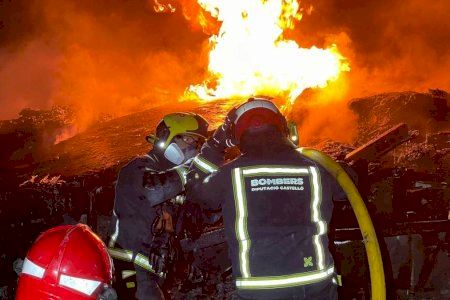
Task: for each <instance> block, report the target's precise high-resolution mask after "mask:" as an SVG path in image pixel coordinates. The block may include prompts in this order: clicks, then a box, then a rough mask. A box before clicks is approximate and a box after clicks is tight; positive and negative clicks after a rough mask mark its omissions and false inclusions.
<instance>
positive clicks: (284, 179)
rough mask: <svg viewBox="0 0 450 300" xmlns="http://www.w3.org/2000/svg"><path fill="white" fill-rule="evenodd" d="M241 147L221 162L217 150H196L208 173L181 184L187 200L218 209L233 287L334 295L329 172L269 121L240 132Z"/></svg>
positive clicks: (274, 294) (275, 295) (272, 293)
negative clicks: (257, 128) (268, 124)
mask: <svg viewBox="0 0 450 300" xmlns="http://www.w3.org/2000/svg"><path fill="white" fill-rule="evenodd" d="M240 148H241V152H242V153H243V154H242V155H241V156H240V157H238V158H237V159H235V160H234V161H231V162H229V163H227V164H225V165H223V166H222V167H220V168H217V165H218V164H220V162H219V161H218V157H219V156H218V155H215V154H211V153H207V155H206V157H205V155H204V151H202V154H200V155H199V156H198V157H197V158H196V159H195V160H194V165H195V167H196V170H197V172H202V171H203V172H208V171H209V172H211V171H212V174H211V175H210V176H208V177H206V178H205V180H203V181H202V182H199V181H197V183H196V182H195V181H194V182H193V184H192V185H191V184H190V183H189V182H188V187H187V200H189V201H195V202H196V203H199V204H200V205H201V206H202V207H203V208H204V209H207V210H218V209H220V208H221V209H222V213H223V218H224V226H225V232H226V236H227V241H228V245H229V249H230V253H229V254H230V258H231V260H232V268H233V275H234V277H235V281H236V287H237V293H238V295H239V296H240V297H243V298H244V299H247V298H248V299H322V298H323V299H333V298H334V296H333V295H334V294H333V293H335V286H334V284H333V283H332V280H333V277H334V266H333V259H332V257H331V255H330V252H329V250H328V237H327V228H328V224H329V221H330V219H331V214H332V207H333V205H332V193H333V189H334V187H335V183H334V182H333V181H332V180H331V176H330V175H329V174H328V173H327V172H326V171H325V170H324V169H323V168H322V167H321V166H319V165H317V164H316V163H315V162H313V161H311V160H309V159H307V158H306V157H304V156H303V155H302V154H301V153H300V152H299V150H298V149H295V146H294V145H293V144H292V143H290V142H289V141H288V140H287V139H286V138H284V137H282V136H281V135H280V134H279V133H278V132H277V131H276V130H274V129H270V128H269V129H267V130H265V131H263V132H259V133H255V134H253V135H247V136H245V137H244V138H243V140H242V145H241V147H240ZM209 151H211V150H209ZM207 152H208V151H207ZM194 171H195V170H194ZM188 177H190V175H189V176H188ZM196 177H197V178H198V177H199V176H196ZM332 290H334V292H333V291H332Z"/></svg>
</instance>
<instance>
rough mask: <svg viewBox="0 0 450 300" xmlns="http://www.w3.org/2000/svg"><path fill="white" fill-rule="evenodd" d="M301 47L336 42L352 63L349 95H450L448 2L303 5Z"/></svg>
mask: <svg viewBox="0 0 450 300" xmlns="http://www.w3.org/2000/svg"><path fill="white" fill-rule="evenodd" d="M302 3H303V5H304V6H305V7H308V6H309V5H312V6H313V7H314V10H313V12H312V14H311V15H306V16H305V17H304V18H303V20H302V21H301V22H300V23H299V24H298V26H297V29H296V31H295V33H294V36H295V37H296V38H297V39H298V40H299V42H300V43H304V44H307V45H308V44H309V45H313V44H316V45H321V44H327V43H329V42H334V43H336V44H337V45H338V47H339V49H340V50H341V51H342V52H343V54H344V55H345V56H347V57H348V58H349V60H350V63H351V67H352V74H351V75H350V78H349V85H350V87H351V89H350V91H349V92H350V95H351V96H364V95H368V94H374V93H379V92H388V91H403V90H416V91H423V90H427V89H428V88H441V89H447V90H448V89H450V77H449V76H448V75H449V72H448V70H449V67H450V52H449V51H448V48H449V46H450V3H449V2H448V1H447V0H436V1H420V0H411V1H402V0H389V1H387V0H384V1H379V0H367V1H358V0H314V1H312V0H304V1H303V2H302Z"/></svg>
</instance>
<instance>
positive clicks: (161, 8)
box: [153, 0, 176, 13]
mask: <svg viewBox="0 0 450 300" xmlns="http://www.w3.org/2000/svg"><path fill="white" fill-rule="evenodd" d="M153 10H154V11H155V12H157V13H174V12H175V11H176V8H175V6H174V5H173V4H171V3H161V2H160V1H158V0H153Z"/></svg>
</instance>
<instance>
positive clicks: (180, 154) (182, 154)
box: [164, 137, 198, 165]
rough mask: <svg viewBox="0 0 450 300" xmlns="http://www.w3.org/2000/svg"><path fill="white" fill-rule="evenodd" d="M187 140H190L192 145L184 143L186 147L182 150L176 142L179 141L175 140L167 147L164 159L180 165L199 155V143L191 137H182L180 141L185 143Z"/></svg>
mask: <svg viewBox="0 0 450 300" xmlns="http://www.w3.org/2000/svg"><path fill="white" fill-rule="evenodd" d="M186 138H188V139H190V143H186V142H184V143H185V145H186V146H185V147H183V149H181V147H180V146H179V145H178V143H177V142H176V141H177V139H174V140H173V142H172V143H170V144H169V146H167V148H166V149H165V150H164V157H165V158H166V159H167V160H168V161H170V162H171V163H173V164H175V165H180V164H182V163H184V162H186V161H187V160H189V159H190V158H192V157H194V156H195V155H197V154H198V147H197V141H195V140H193V139H192V138H189V137H182V138H180V140H183V141H185V139H186Z"/></svg>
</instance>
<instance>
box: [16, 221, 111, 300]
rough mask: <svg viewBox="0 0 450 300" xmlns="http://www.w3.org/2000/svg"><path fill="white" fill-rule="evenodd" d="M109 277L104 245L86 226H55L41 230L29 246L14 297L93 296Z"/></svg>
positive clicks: (68, 299)
mask: <svg viewBox="0 0 450 300" xmlns="http://www.w3.org/2000/svg"><path fill="white" fill-rule="evenodd" d="M112 278H113V267H112V262H111V258H110V257H109V255H108V251H107V249H106V246H105V244H104V243H103V242H102V241H101V240H100V238H99V237H98V236H96V235H95V234H94V233H93V232H92V231H91V230H90V229H89V227H88V226H86V225H83V224H78V225H68V226H58V227H55V228H52V229H50V230H47V231H46V232H44V233H43V234H41V235H40V236H39V237H38V239H37V240H36V242H35V243H34V244H33V246H32V247H31V249H30V250H29V252H28V254H27V257H26V258H25V261H24V264H23V269H22V273H21V274H20V276H19V284H18V287H17V293H16V299H18V300H22V299H24V300H25V299H36V300H39V299H52V300H60V299H61V300H75V299H76V300H85V299H96V298H97V295H98V294H99V293H100V292H101V291H102V290H103V289H104V288H105V287H106V286H108V285H110V284H111V281H112Z"/></svg>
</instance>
